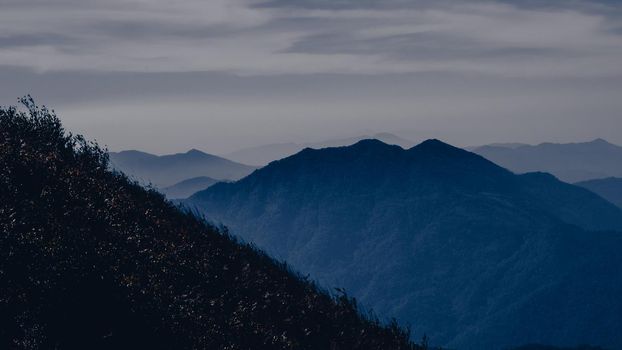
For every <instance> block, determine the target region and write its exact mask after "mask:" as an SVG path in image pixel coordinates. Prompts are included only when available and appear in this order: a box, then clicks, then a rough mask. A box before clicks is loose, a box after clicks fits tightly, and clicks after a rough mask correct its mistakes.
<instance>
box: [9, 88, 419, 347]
mask: <svg viewBox="0 0 622 350" xmlns="http://www.w3.org/2000/svg"><path fill="white" fill-rule="evenodd" d="M24 103H25V104H26V105H27V106H28V107H29V110H30V114H23V113H19V112H17V111H16V110H15V109H14V108H7V109H0V195H1V197H2V201H0V348H2V349H343V350H347V349H418V347H416V346H414V345H412V344H410V343H409V342H408V340H407V339H408V335H407V333H405V332H403V331H402V330H401V329H399V328H398V327H397V326H395V325H392V326H390V327H386V328H385V327H381V326H380V325H378V323H377V322H372V321H368V320H366V319H364V318H362V317H361V316H360V314H359V313H358V311H357V309H356V307H355V305H354V304H353V303H352V301H351V300H350V299H348V298H347V297H345V296H340V297H338V298H336V299H335V298H333V297H330V296H329V295H327V294H325V293H323V292H321V291H319V290H318V289H317V288H316V287H315V286H314V285H313V284H311V283H309V282H307V281H306V280H303V279H301V278H300V277H298V276H297V275H295V274H293V273H291V272H289V271H288V269H287V268H286V266H284V265H283V264H280V263H276V262H275V261H274V260H272V259H271V258H269V257H268V256H266V255H264V254H263V253H261V252H259V251H257V250H255V249H253V248H252V247H249V246H246V245H242V244H239V243H237V242H236V241H235V240H233V239H232V238H231V237H230V236H228V235H227V234H224V233H221V232H218V231H217V230H216V229H214V228H213V227H210V226H207V225H206V224H204V223H203V222H202V221H200V220H198V219H196V218H195V217H193V216H191V215H189V214H184V213H182V212H180V211H178V210H177V209H176V208H174V207H173V206H172V204H170V203H169V202H166V201H164V200H163V198H162V196H161V195H160V194H159V193H157V192H155V191H147V190H145V189H143V188H142V187H141V186H139V185H138V184H135V183H131V182H129V181H128V180H127V178H126V177H125V176H123V175H120V174H116V173H112V172H110V171H109V170H108V169H109V167H108V164H107V156H106V154H105V153H103V152H102V151H100V150H99V149H98V148H97V147H96V146H93V145H91V144H89V143H87V142H85V141H84V140H83V139H82V138H80V137H71V136H67V135H66V134H65V132H64V130H63V129H62V127H61V126H60V123H59V121H58V119H57V118H56V117H55V116H54V115H52V114H50V112H48V111H47V110H45V109H38V108H36V107H35V106H34V103H33V102H32V100H24Z"/></svg>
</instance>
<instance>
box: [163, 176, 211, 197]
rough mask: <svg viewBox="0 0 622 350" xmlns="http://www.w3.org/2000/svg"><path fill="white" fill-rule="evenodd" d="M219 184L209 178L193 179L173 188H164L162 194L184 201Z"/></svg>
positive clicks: (179, 183) (177, 184)
mask: <svg viewBox="0 0 622 350" xmlns="http://www.w3.org/2000/svg"><path fill="white" fill-rule="evenodd" d="M217 182H219V181H218V180H215V179H212V178H211V177H207V176H199V177H193V178H192V179H188V180H184V181H181V182H178V183H176V184H174V185H173V186H168V187H164V188H162V189H160V192H162V194H163V195H165V196H166V197H167V198H169V199H183V198H188V197H190V196H191V195H193V194H194V193H196V192H199V191H201V190H204V189H206V188H208V187H210V186H211V185H213V184H215V183H217Z"/></svg>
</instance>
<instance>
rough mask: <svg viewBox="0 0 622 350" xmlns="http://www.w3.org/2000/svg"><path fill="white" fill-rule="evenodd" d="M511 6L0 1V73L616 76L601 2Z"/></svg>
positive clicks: (616, 40)
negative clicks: (9, 69)
mask: <svg viewBox="0 0 622 350" xmlns="http://www.w3.org/2000/svg"><path fill="white" fill-rule="evenodd" d="M518 3H521V4H522V5H521V6H516V5H515V4H514V3H513V2H509V1H506V2H498V1H473V2H468V3H467V2H457V1H406V0H384V1H377V0H368V1H352V0H341V1H312V0H299V1H288V2H285V1H270V2H265V1H258V0H254V1H253V0H210V1H197V0H183V1H178V2H169V1H163V0H150V1H145V0H131V1H120V0H106V1H103V0H82V1H76V0H52V1H50V0H48V1H41V0H20V1H14V0H11V1H7V0H4V2H3V4H2V5H1V6H2V7H3V9H2V11H0V33H2V34H0V65H8V66H21V67H26V68H30V69H34V70H38V71H70V70H74V71H76V70H77V71H80V70H91V71H121V72H191V71H217V72H229V73H234V74H240V75H274V74H317V73H348V74H390V73H412V72H458V73H465V72H468V73H478V74H493V75H505V76H541V75H543V74H544V75H550V76H611V75H620V74H622V67H621V66H620V65H619V64H617V62H619V61H620V60H621V59H622V34H621V33H620V32H619V28H620V21H619V19H618V17H616V16H615V15H612V13H616V11H612V10H611V9H612V7H611V6H612V5H611V4H610V3H608V2H606V1H604V2H600V3H599V4H598V6H596V5H594V4H592V5H591V6H588V5H587V4H585V3H584V2H572V4H571V5H568V2H567V3H566V5H561V3H560V2H548V6H533V5H532V6H529V3H530V2H518ZM525 4H527V5H525ZM605 9H608V10H609V11H605ZM613 9H615V10H617V9H618V8H617V7H613Z"/></svg>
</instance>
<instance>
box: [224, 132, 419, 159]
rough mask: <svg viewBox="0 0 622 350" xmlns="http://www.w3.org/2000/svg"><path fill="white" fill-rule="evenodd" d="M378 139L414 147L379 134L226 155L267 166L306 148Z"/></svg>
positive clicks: (285, 144) (293, 144) (407, 141)
mask: <svg viewBox="0 0 622 350" xmlns="http://www.w3.org/2000/svg"><path fill="white" fill-rule="evenodd" d="M366 139H376V140H380V141H382V142H384V143H387V144H390V145H398V146H401V147H405V148H408V147H412V146H413V142H412V141H410V140H407V139H404V138H401V137H399V136H396V135H393V134H390V133H377V134H374V135H372V136H368V135H364V136H358V137H350V138H345V139H337V140H328V141H324V142H314V143H305V144H298V143H292V142H290V143H273V144H269V145H263V146H258V147H251V148H244V149H241V150H238V151H235V152H232V153H229V154H227V155H226V157H227V158H229V159H233V160H235V161H238V162H241V163H245V164H256V165H266V164H268V163H270V162H272V161H274V160H279V159H283V158H285V157H288V156H291V155H293V154H295V153H298V152H300V151H301V150H303V149H305V148H316V149H319V148H327V147H339V146H349V145H352V144H355V143H357V142H359V141H361V140H366Z"/></svg>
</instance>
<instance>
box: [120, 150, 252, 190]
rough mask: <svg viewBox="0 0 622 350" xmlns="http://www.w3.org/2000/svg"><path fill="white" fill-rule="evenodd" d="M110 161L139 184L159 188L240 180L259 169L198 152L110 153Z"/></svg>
mask: <svg viewBox="0 0 622 350" xmlns="http://www.w3.org/2000/svg"><path fill="white" fill-rule="evenodd" d="M110 161H111V162H112V165H113V166H114V167H115V168H116V169H118V170H121V171H123V172H124V173H126V174H127V175H130V176H132V177H133V178H135V179H136V180H138V181H139V182H142V183H150V182H151V183H153V185H155V186H156V187H159V188H163V187H167V186H172V185H174V184H176V183H178V182H180V181H183V180H186V179H190V178H193V177H199V176H207V177H211V178H213V179H219V180H237V179H240V178H242V177H244V176H246V175H248V174H250V173H251V172H253V170H255V169H256V167H252V166H248V165H244V164H240V163H236V162H233V161H230V160H228V159H224V158H221V157H217V156H214V155H211V154H207V153H204V152H201V151H198V150H194V149H193V150H190V151H188V152H186V153H178V154H171V155H164V156H156V155H153V154H149V153H145V152H140V151H122V152H118V153H117V152H110Z"/></svg>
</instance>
